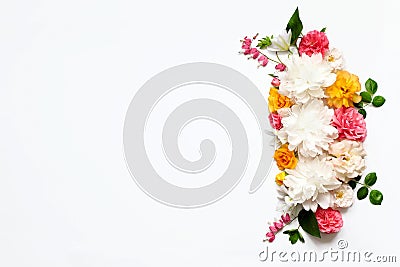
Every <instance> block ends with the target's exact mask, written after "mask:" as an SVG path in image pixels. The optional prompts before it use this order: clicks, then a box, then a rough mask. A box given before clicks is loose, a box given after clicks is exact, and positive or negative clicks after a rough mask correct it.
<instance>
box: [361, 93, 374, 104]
mask: <svg viewBox="0 0 400 267" xmlns="http://www.w3.org/2000/svg"><path fill="white" fill-rule="evenodd" d="M360 95H361V97H362V101H364V102H366V103H371V102H372V95H371V93H370V92H366V91H364V92H361V93H360Z"/></svg>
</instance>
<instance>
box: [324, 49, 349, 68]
mask: <svg viewBox="0 0 400 267" xmlns="http://www.w3.org/2000/svg"><path fill="white" fill-rule="evenodd" d="M324 60H325V61H326V62H328V64H329V66H330V67H331V70H332V71H335V72H336V71H338V70H342V69H344V59H343V55H342V52H340V50H339V49H337V48H332V49H331V50H329V51H328V52H327V53H326V54H325V58H324Z"/></svg>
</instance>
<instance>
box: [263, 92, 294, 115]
mask: <svg viewBox="0 0 400 267" xmlns="http://www.w3.org/2000/svg"><path fill="white" fill-rule="evenodd" d="M291 106H292V102H291V101H290V98H289V97H286V96H283V95H281V94H279V93H278V89H276V88H274V87H271V89H270V90H269V96H268V108H269V112H271V113H272V112H275V111H277V110H278V109H281V108H290V107H291Z"/></svg>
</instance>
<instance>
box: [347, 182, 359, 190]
mask: <svg viewBox="0 0 400 267" xmlns="http://www.w3.org/2000/svg"><path fill="white" fill-rule="evenodd" d="M348 185H349V186H350V187H351V189H354V188H356V186H357V183H356V181H349V182H348Z"/></svg>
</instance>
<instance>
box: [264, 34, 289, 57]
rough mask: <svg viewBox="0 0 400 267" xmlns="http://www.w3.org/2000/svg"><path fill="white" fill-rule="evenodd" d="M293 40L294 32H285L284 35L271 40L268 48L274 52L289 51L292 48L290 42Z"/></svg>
mask: <svg viewBox="0 0 400 267" xmlns="http://www.w3.org/2000/svg"><path fill="white" fill-rule="evenodd" d="M291 39H292V30H289V31H288V32H286V30H284V31H283V32H282V34H280V35H278V36H277V37H274V38H272V39H271V45H270V46H268V47H267V49H268V50H269V51H272V52H283V51H288V50H289V48H290V40H291Z"/></svg>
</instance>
